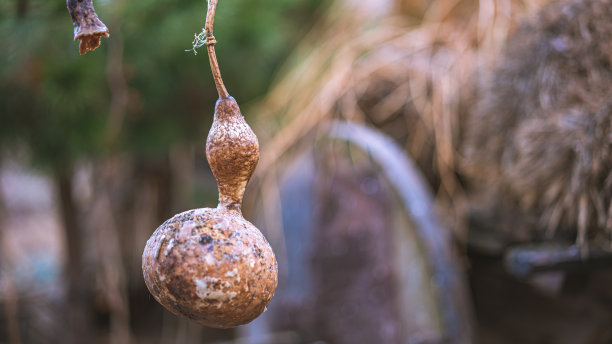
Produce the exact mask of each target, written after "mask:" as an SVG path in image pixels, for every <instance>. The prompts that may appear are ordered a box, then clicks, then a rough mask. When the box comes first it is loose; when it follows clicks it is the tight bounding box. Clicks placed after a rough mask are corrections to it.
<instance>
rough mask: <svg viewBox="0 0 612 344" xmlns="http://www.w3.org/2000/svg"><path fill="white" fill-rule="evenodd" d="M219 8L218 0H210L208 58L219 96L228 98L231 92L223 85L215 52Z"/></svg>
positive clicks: (207, 23) (207, 39) (207, 24)
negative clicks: (215, 23)
mask: <svg viewBox="0 0 612 344" xmlns="http://www.w3.org/2000/svg"><path fill="white" fill-rule="evenodd" d="M216 10H217V0H208V10H207V11H206V26H205V27H204V28H205V30H206V50H208V59H209V60H210V69H211V70H212V74H213V79H214V80H215V86H217V92H219V98H227V97H228V96H229V93H227V90H226V89H225V85H223V79H221V71H219V63H218V62H217V55H216V54H215V43H217V41H216V40H215V36H213V22H214V21H215V11H216Z"/></svg>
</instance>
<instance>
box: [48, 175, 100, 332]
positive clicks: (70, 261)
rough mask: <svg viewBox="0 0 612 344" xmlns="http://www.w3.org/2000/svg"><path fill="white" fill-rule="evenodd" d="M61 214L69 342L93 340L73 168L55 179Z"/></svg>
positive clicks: (81, 231)
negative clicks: (63, 234) (64, 251)
mask: <svg viewBox="0 0 612 344" xmlns="http://www.w3.org/2000/svg"><path fill="white" fill-rule="evenodd" d="M55 183H56V187H57V197H58V203H59V211H60V217H61V219H62V222H63V225H64V233H65V242H66V264H65V269H66V271H65V273H66V275H67V277H68V279H67V281H68V285H67V304H66V308H67V309H66V313H65V316H66V330H67V331H66V343H69V344H73V343H74V344H76V343H91V342H92V339H93V338H91V333H92V332H91V316H92V315H91V309H90V303H89V302H88V300H89V299H91V297H90V296H91V295H90V292H89V289H90V288H89V285H88V283H87V280H86V278H85V275H84V273H83V272H84V259H83V230H82V228H81V226H80V224H79V221H78V212H77V208H76V205H75V203H74V200H73V199H72V192H73V188H72V171H71V170H69V171H63V172H61V173H59V174H58V175H57V176H56V178H55Z"/></svg>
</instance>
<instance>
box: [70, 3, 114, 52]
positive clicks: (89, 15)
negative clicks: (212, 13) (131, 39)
mask: <svg viewBox="0 0 612 344" xmlns="http://www.w3.org/2000/svg"><path fill="white" fill-rule="evenodd" d="M66 5H67V6H68V12H70V17H71V18H72V25H73V26H74V40H75V41H76V40H81V43H79V53H80V54H81V55H83V54H85V53H86V52H88V51H89V50H95V49H96V48H97V47H99V46H100V38H101V37H108V36H109V35H108V28H107V27H106V25H104V23H103V22H102V21H101V20H100V19H99V18H98V15H97V14H96V11H94V8H93V3H92V2H91V0H67V1H66Z"/></svg>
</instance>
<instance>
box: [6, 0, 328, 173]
mask: <svg viewBox="0 0 612 344" xmlns="http://www.w3.org/2000/svg"><path fill="white" fill-rule="evenodd" d="M321 2H322V1H321V0H317V1H312V0H232V1H221V2H220V4H219V8H218V10H217V16H216V20H215V36H216V38H217V41H218V44H217V55H218V58H219V62H220V65H221V72H222V74H223V77H224V81H225V84H226V86H227V88H228V90H229V91H230V93H231V94H232V95H233V96H234V97H236V98H237V99H238V100H239V102H240V104H243V105H244V104H246V103H248V102H249V101H251V100H254V99H256V98H258V97H260V96H262V95H263V94H264V93H265V92H266V91H267V89H268V87H269V83H270V82H271V80H272V78H273V76H274V73H275V71H276V70H277V69H278V67H279V65H280V64H281V63H282V61H283V60H284V59H285V58H286V56H287V54H288V53H289V51H290V50H291V49H292V48H293V47H294V45H295V44H296V43H297V42H298V41H299V38H300V37H301V35H303V34H304V33H305V32H306V31H307V30H308V28H309V25H310V23H311V22H312V21H313V19H314V18H315V16H316V14H317V8H318V7H319V6H320V4H321ZM94 6H95V7H96V11H97V13H98V15H99V16H100V18H101V19H102V21H104V22H105V24H106V25H107V26H108V27H109V29H110V33H111V37H110V38H109V39H110V40H113V39H116V40H118V41H117V44H123V55H122V56H123V61H122V62H123V74H124V76H125V78H126V82H127V86H128V102H127V106H126V112H125V120H124V122H123V127H122V131H121V134H120V138H119V141H120V142H119V143H118V149H119V151H120V152H123V153H130V154H136V155H140V156H148V155H158V154H162V153H164V152H166V151H167V150H168V149H169V148H170V146H171V145H172V144H173V143H176V142H179V141H193V140H196V139H199V140H202V141H203V140H204V139H205V137H206V133H207V131H208V126H209V124H210V122H211V121H212V113H213V106H214V102H215V101H216V98H217V94H216V91H215V88H214V84H213V81H212V77H211V73H210V68H209V64H208V57H207V55H206V50H205V48H201V49H200V50H199V51H198V52H199V53H198V54H197V55H194V54H193V52H191V50H190V48H191V41H192V40H193V36H194V34H195V33H199V32H200V31H201V29H202V27H203V26H204V19H205V12H206V1H204V0H182V1H178V0H155V1H151V0H138V1H126V0H104V1H103V0H100V1H94ZM72 31H73V28H72V24H71V20H70V15H69V14H68V11H67V9H66V5H65V2H64V1H43V0H0V47H2V50H3V54H0V116H1V119H2V125H1V126H0V145H2V147H4V148H5V149H4V151H7V150H8V151H11V150H12V149H13V147H23V146H25V147H27V151H28V152H29V153H30V155H31V158H32V161H34V162H35V163H36V164H37V165H38V166H44V167H46V168H50V169H52V170H58V169H61V168H63V167H66V166H70V165H71V164H72V163H73V162H74V161H75V160H76V159H79V158H83V157H96V156H98V157H99V156H101V155H103V154H105V153H107V152H108V149H109V147H108V145H107V142H106V139H105V138H106V131H107V126H108V114H109V108H110V102H111V97H112V90H111V89H110V87H112V86H109V82H108V77H107V74H108V73H109V70H108V68H109V67H108V66H109V65H108V59H109V44H111V42H110V41H109V39H103V40H102V45H101V47H100V48H98V49H97V50H96V51H94V52H90V53H87V54H86V55H83V56H79V54H78V48H77V46H78V44H77V42H73V41H72V37H73V32H72ZM120 42H122V43H120ZM186 50H187V51H186ZM245 115H246V116H247V117H248V116H249V114H248V113H245Z"/></svg>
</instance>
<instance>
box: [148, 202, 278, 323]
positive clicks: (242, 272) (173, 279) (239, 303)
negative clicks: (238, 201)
mask: <svg viewBox="0 0 612 344" xmlns="http://www.w3.org/2000/svg"><path fill="white" fill-rule="evenodd" d="M142 264H143V269H144V278H145V282H146V284H147V287H148V288H149V290H150V291H151V294H153V297H155V300H157V301H158V302H159V303H161V304H162V305H164V307H166V308H167V309H168V310H169V311H171V312H172V313H174V314H177V315H180V316H185V317H187V318H189V319H191V320H193V321H195V322H197V323H199V324H202V325H205V326H209V327H218V328H228V327H234V326H238V325H242V324H245V323H248V322H250V321H252V320H253V319H255V318H256V317H257V316H258V315H259V314H261V313H262V312H263V311H264V310H265V308H266V306H267V305H268V303H269V302H270V300H271V299H272V296H273V295H274V290H275V289H276V283H277V274H278V267H277V264H276V259H275V258H274V252H272V248H271V247H270V245H269V244H268V242H267V241H266V239H265V238H264V236H263V235H262V234H261V233H260V232H259V230H258V229H257V228H255V226H253V225H252V224H251V223H250V222H248V221H247V220H245V219H244V218H243V217H242V215H241V214H240V213H239V212H238V211H236V210H227V209H222V208H217V209H212V208H202V209H194V210H189V211H186V212H184V213H181V214H178V215H175V216H174V217H172V218H171V219H169V220H168V221H166V222H164V224H162V225H161V226H160V227H159V228H158V229H157V230H156V231H155V233H153V235H152V236H151V238H150V239H149V241H148V242H147V245H146V247H145V251H144V254H143V263H142Z"/></svg>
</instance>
